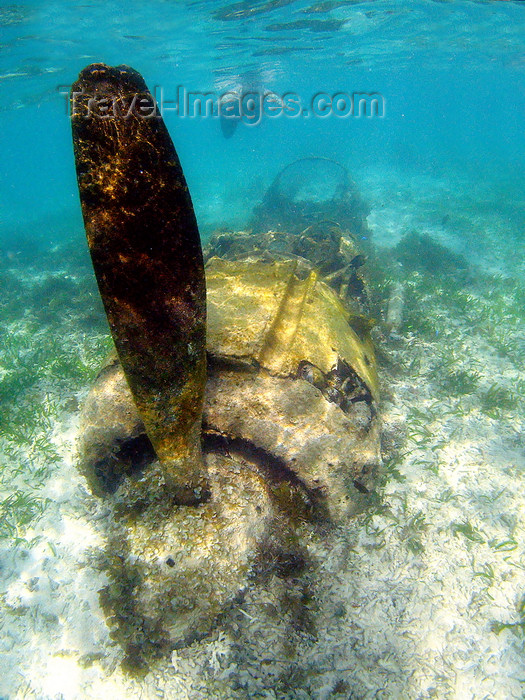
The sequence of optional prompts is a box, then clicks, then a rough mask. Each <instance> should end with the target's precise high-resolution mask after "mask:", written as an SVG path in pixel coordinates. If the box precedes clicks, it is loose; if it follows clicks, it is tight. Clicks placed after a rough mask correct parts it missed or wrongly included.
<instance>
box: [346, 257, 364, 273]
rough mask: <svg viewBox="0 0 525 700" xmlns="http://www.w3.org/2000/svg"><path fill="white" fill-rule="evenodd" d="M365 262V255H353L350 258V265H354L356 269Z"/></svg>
mask: <svg viewBox="0 0 525 700" xmlns="http://www.w3.org/2000/svg"><path fill="white" fill-rule="evenodd" d="M365 262H366V258H365V256H364V255H361V254H359V255H356V256H355V257H353V258H352V260H350V267H353V268H354V270H357V268H359V267H361V266H362V265H364V264H365Z"/></svg>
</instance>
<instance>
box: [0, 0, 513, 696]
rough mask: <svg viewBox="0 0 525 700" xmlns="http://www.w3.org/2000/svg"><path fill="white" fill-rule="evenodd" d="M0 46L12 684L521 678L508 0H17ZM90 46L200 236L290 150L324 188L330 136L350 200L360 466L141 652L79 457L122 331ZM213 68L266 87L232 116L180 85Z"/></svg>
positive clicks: (246, 84) (280, 685) (0, 417)
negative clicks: (376, 381) (185, 191)
mask: <svg viewBox="0 0 525 700" xmlns="http://www.w3.org/2000/svg"><path fill="white" fill-rule="evenodd" d="M0 49H1V50H0V125H1V129H0V134H1V139H2V141H1V143H2V151H1V154H2V160H1V163H0V669H2V672H1V673H0V699H1V700H4V698H9V700H14V699H15V698H38V699H39V700H41V699H45V700H48V699H49V700H55V699H57V700H58V699H59V698H60V699H61V700H77V699H82V700H83V699H84V698H87V699H93V700H98V699H99V698H101V697H106V696H107V697H115V698H125V699H126V700H127V699H128V698H129V699H130V700H131V699H132V698H136V697H143V698H146V699H147V700H149V699H150V698H156V697H164V698H168V699H171V698H179V697H180V698H192V699H193V698H232V699H237V698H239V700H241V699H244V698H252V697H254V698H294V699H297V700H304V699H305V698H319V699H323V700H324V699H325V698H326V699H328V698H332V697H334V698H347V699H349V698H359V699H360V700H361V699H363V700H364V699H366V700H368V698H370V699H372V698H402V699H404V698H408V699H410V700H412V698H413V699H414V700H416V699H417V700H419V699H420V698H421V699H424V698H453V699H454V700H464V699H466V698H472V699H473V700H482V698H484V699H486V698H491V700H492V699H493V700H508V699H509V698H512V699H514V698H515V699H516V700H518V699H522V698H523V697H524V696H523V692H524V687H525V686H524V680H523V679H524V677H525V674H524V671H523V669H524V668H525V603H524V601H525V583H524V578H523V571H524V569H525V497H524V495H523V494H524V493H525V489H524V488H523V487H524V483H523V481H524V478H525V477H524V475H525V452H524V437H523V436H524V435H525V419H524V415H525V413H524V407H525V381H524V379H523V365H524V362H523V359H524V354H525V317H524V308H525V264H524V259H525V257H524V256H525V195H524V190H523V182H524V174H525V140H524V136H523V133H524V117H525V3H524V2H519V1H516V2H512V1H509V2H506V1H484V0H479V1H475V2H455V1H454V0H448V1H447V0H441V1H431V0H428V1H425V2H423V1H419V0H414V1H411V2H405V1H403V0H398V1H397V2H386V1H383V0H375V1H363V2H360V1H356V0H319V1H318V2H317V1H316V0H304V1H303V0H245V1H241V2H235V3H228V2H218V1H216V0H213V1H212V0H181V1H176V0H163V1H161V0H151V1H150V2H147V3H145V2H138V1H137V0H131V1H130V2H126V3H118V2H102V1H100V0H93V1H92V2H90V1H89V0H83V1H80V0H74V1H71V2H22V3H18V4H1V5H0ZM93 62H104V63H106V64H109V65H120V64H127V65H130V66H132V67H133V68H135V69H136V70H138V71H139V72H140V73H141V74H142V75H143V77H144V79H145V81H146V83H147V84H148V86H149V88H150V89H151V90H152V91H153V92H154V93H155V95H156V97H157V98H158V100H159V104H161V106H162V108H163V115H164V119H165V122H166V124H167V126H168V129H169V131H170V134H171V137H172V139H173V142H174V144H175V147H176V149H177V152H178V154H179V157H180V160H181V163H182V167H183V169H184V173H185V175H186V179H187V181H188V184H189V188H190V191H191V195H192V198H193V203H194V207H195V212H196V215H197V220H198V224H199V228H200V232H201V237H202V239H203V240H204V241H205V242H206V241H208V240H209V238H210V236H212V234H213V233H214V232H216V231H218V230H226V231H232V230H233V231H241V230H243V229H245V228H246V227H248V228H249V226H250V220H251V216H252V210H253V208H254V207H255V206H256V205H258V204H259V203H260V202H261V200H262V199H263V197H264V195H265V192H266V191H267V188H268V187H269V186H270V185H271V183H272V182H273V181H274V178H275V177H276V176H277V174H278V173H279V172H280V171H281V170H282V169H283V168H285V167H286V166H287V165H288V164H289V163H292V162H294V161H300V162H301V163H302V165H300V166H299V167H300V168H302V169H303V176H304V177H305V180H304V182H302V185H304V187H305V188H306V191H307V192H308V193H309V195H310V196H311V197H312V198H313V199H314V200H315V198H316V197H318V198H322V197H323V193H325V195H326V192H327V191H330V188H331V186H332V185H331V181H330V174H331V175H332V176H333V177H334V178H336V177H337V176H338V174H340V172H341V170H340V169H338V168H337V166H333V163H332V162H333V161H336V162H337V163H340V164H341V165H343V166H344V168H346V169H347V170H348V172H349V173H350V175H351V177H352V178H353V180H354V182H355V186H356V191H357V192H358V193H359V195H360V197H361V198H362V200H363V202H364V203H365V205H364V209H363V210H364V211H366V212H368V214H367V218H366V225H367V227H368V228H367V232H368V233H367V235H366V236H362V237H361V239H360V240H365V239H366V242H365V243H364V244H363V245H364V246H368V247H367V248H366V256H367V263H369V272H370V278H371V282H370V307H369V308H368V309H367V312H369V313H370V315H371V316H373V318H374V322H375V327H374V330H373V339H374V342H375V345H376V352H377V358H378V365H379V375H380V388H381V401H380V403H379V408H378V411H379V413H378V415H379V417H380V420H381V426H382V427H381V434H382V438H381V448H382V452H381V454H382V459H383V465H384V468H383V472H382V474H381V475H380V477H379V479H378V483H377V487H376V489H375V490H373V491H372V492H369V493H368V495H366V497H365V498H364V501H365V502H364V504H361V505H362V506H363V510H362V512H360V514H359V516H358V517H356V518H352V519H351V518H349V519H348V521H347V522H345V523H344V524H343V526H340V527H338V528H334V530H333V531H332V530H330V529H329V528H327V529H326V530H323V529H322V528H321V531H320V532H319V531H316V530H315V528H313V527H312V528H311V529H310V530H309V529H308V527H309V526H308V527H307V526H306V525H305V527H304V530H302V531H301V532H300V533H299V534H298V535H297V533H295V534H296V535H297V537H298V538H299V539H300V538H303V539H302V540H301V542H302V546H304V551H305V552H307V556H305V559H304V561H305V562H306V566H305V571H298V570H295V569H294V565H296V564H297V562H298V561H299V559H300V557H298V556H295V555H294V553H293V547H292V545H290V546H291V547H292V554H290V555H289V556H288V559H286V557H285V561H284V563H283V562H282V561H281V562H280V566H281V570H280V572H279V573H278V574H276V573H275V571H279V564H278V565H275V570H272V569H271V566H270V565H268V561H267V560H264V562H265V564H266V565H268V569H267V570H266V569H264V566H263V565H262V564H261V562H260V561H258V560H257V562H256V563H255V564H254V566H253V570H251V573H250V576H249V577H247V578H246V581H245V580H244V579H243V585H245V588H243V589H242V594H239V596H238V597H235V599H234V602H233V604H232V605H230V603H231V600H229V603H228V605H225V606H224V609H223V610H222V611H221V617H220V620H219V622H218V623H217V624H215V625H210V627H211V629H209V630H207V631H206V634H202V635H201V636H199V635H195V638H192V639H191V643H190V642H188V643H184V644H182V643H181V644H180V645H178V647H177V649H175V650H173V648H171V647H170V648H169V649H168V650H166V649H162V652H161V653H158V654H157V651H158V649H156V650H155V651H154V652H153V653H151V654H150V656H149V657H148V658H147V663H148V665H147V669H146V671H145V672H144V673H143V675H141V674H140V673H139V674H138V675H137V673H136V671H137V668H133V669H132V671H133V673H130V672H129V663H128V666H126V662H129V657H130V656H131V657H132V658H134V659H135V661H136V660H137V658H138V657H140V653H139V654H136V655H135V657H133V654H131V655H130V654H129V649H128V650H126V644H125V640H124V641H123V639H122V635H123V632H122V630H121V631H120V636H119V634H116V636H115V632H114V628H113V627H111V623H110V620H109V618H107V617H106V616H105V614H104V613H105V612H106V610H105V609H103V604H102V605H101V601H100V600H99V591H101V590H103V589H104V587H105V586H106V585H107V578H105V577H106V573H105V572H106V569H104V566H105V565H107V561H106V559H109V558H110V557H109V555H108V550H107V542H106V540H107V538H108V536H109V534H108V533H110V530H111V522H112V521H111V517H110V516H111V513H110V506H107V505H106V502H105V501H104V499H96V498H94V497H93V495H92V494H91V493H90V492H89V489H88V488H87V483H86V481H85V479H84V477H83V476H82V475H81V474H80V473H79V471H78V464H77V462H78V460H77V451H76V450H77V442H76V441H77V437H78V433H79V415H80V413H81V410H82V406H83V405H84V401H85V398H86V395H87V392H88V390H89V388H90V387H91V386H92V384H93V381H94V379H95V377H96V375H97V372H98V370H99V368H100V366H101V363H102V362H103V360H104V358H105V357H106V355H107V353H108V351H109V350H110V349H111V339H110V335H109V331H108V327H107V321H106V317H105V314H104V311H103V308H102V304H101V301H100V298H99V294H98V290H97V287H96V281H95V277H94V274H93V269H92V267H91V263H90V259H89V253H88V249H87V244H86V238H85V234H84V227H83V222H82V217H81V212H80V206H79V198H78V189H77V183H76V176H75V165H74V159H73V152H72V142H71V123H70V117H69V113H68V91H69V88H70V86H71V84H72V83H73V82H74V81H75V80H76V78H77V76H78V73H79V71H81V70H82V69H83V68H84V67H85V66H87V65H89V64H91V63H93ZM228 92H230V93H231V92H233V93H235V94H239V93H243V92H249V93H250V94H252V96H254V99H255V100H256V102H257V100H259V99H262V98H263V97H264V96H265V95H268V94H271V95H272V96H273V97H272V100H273V101H272V102H271V103H265V104H266V108H267V112H265V113H263V114H262V117H261V118H260V119H259V116H260V112H258V111H252V108H251V107H250V106H249V105H248V103H243V106H244V108H245V109H246V112H245V114H243V118H242V119H239V120H236V121H234V122H230V123H229V125H225V123H224V121H223V122H222V123H221V119H220V118H219V117H218V116H217V115H210V114H208V115H199V114H192V113H190V114H180V110H179V113H178V112H177V110H176V109H174V108H173V107H174V101H176V99H177V96H178V95H180V94H181V93H185V94H188V93H194V94H208V95H209V94H211V95H212V96H213V99H214V100H215V102H216V103H217V101H218V100H219V99H220V97H221V96H222V95H224V94H225V93H228ZM356 96H361V98H363V96H365V104H366V107H367V109H368V110H369V111H368V112H367V113H366V114H361V115H360V116H359V115H356V114H354V113H350V109H349V104H350V102H349V98H350V97H353V98H354V109H356V107H355V105H356V101H357V100H358V99H359V98H358V97H356ZM367 96H368V97H367ZM281 99H283V100H286V101H287V104H288V106H291V109H289V110H288V111H286V110H285V111H284V112H283V113H282V114H278V115H276V114H275V113H273V114H270V113H269V112H270V110H269V109H268V104H270V105H275V104H278V103H279V100H281ZM372 100H375V101H376V103H375V105H376V106H375V110H376V111H374V110H373V109H372V107H373V105H372V104H371V101H372ZM330 102H331V103H332V106H333V109H332V110H331V111H330V110H329V109H328V108H327V105H328V104H329V103H330ZM297 105H300V110H299V109H298V108H297ZM190 112H191V110H190ZM253 115H255V118H254V116H253ZM254 121H255V122H257V123H253V122H254ZM232 124H233V126H232ZM312 158H313V159H327V160H323V161H315V160H313V161H312V160H307V159H312ZM316 162H319V163H323V164H324V166H325V168H326V169H325V170H324V171H323V169H322V168H321V169H320V171H319V172H320V173H323V172H325V173H328V175H327V176H326V179H324V176H323V175H322V174H321V175H320V176H319V177H320V179H318V180H315V177H313V178H312V182H311V186H310V187H309V185H308V182H307V181H306V176H307V175H308V170H307V166H306V165H305V164H306V163H308V164H309V165H308V167H310V166H311V165H312V163H316ZM332 167H333V169H332V170H330V168H332ZM288 172H289V171H288ZM312 173H313V176H315V169H313V170H312ZM298 179H299V178H298ZM291 187H293V182H292V183H291ZM330 218H331V217H330ZM250 235H252V234H250ZM359 257H362V256H358V255H356V256H355V258H354V260H356V259H358V258H359ZM396 299H397V311H396V314H397V316H396V318H395V319H394V321H392V320H391V319H390V320H389V318H390V317H389V314H391V310H392V308H394V306H395V304H393V303H392V302H393V301H394V302H395V301H396ZM325 393H327V392H326V391H325ZM291 434H292V435H293V430H292V433H291ZM290 442H293V440H292V439H290ZM274 462H275V463H276V464H278V460H275V459H274ZM274 466H275V465H274ZM356 488H357V487H356ZM362 488H364V487H362ZM364 490H365V491H366V488H365V489H364ZM362 495H363V492H362V491H361V492H360V496H362ZM367 499H368V500H367ZM108 522H109V525H108ZM108 528H109V529H108ZM196 532H198V528H197V530H196ZM305 532H306V534H305ZM239 549H240V550H242V547H240V548H239ZM268 549H269V551H270V558H271V556H272V551H273V550H272V549H271V547H268ZM182 550H183V551H184V548H182ZM285 554H287V552H285ZM294 557H295V558H294ZM276 558H277V557H276ZM219 559H220V560H221V564H220V566H224V560H225V557H222V559H221V557H217V558H216V561H217V562H218V561H219ZM104 562H105V563H104ZM290 562H291V564H290ZM301 562H302V563H304V562H303V561H302V560H301ZM172 565H173V566H174V562H173V561H172V560H171V563H170V564H169V566H170V567H171V566H172ZM220 566H219V563H217V567H216V568H217V570H218V571H222V569H221V568H220ZM287 566H288V567H289V568H290V569H291V573H290V572H289V571H288V570H287V568H286V567H287ZM201 569H202V570H205V569H204V568H203V567H201ZM170 570H171V569H170ZM283 570H284V571H285V573H284V574H283ZM213 571H214V569H213ZM287 571H288V573H286V572H287ZM236 573H238V572H236ZM234 582H235V581H234ZM232 585H233V584H232ZM210 595H211V597H212V598H213V596H214V595H215V591H212V593H211V594H210ZM203 607H204V608H205V606H203ZM122 629H125V628H122ZM112 635H113V636H112ZM143 651H144V655H145V656H147V652H148V649H146V648H145V650H143ZM149 651H151V650H149ZM123 662H124V666H122V665H121V664H122V663H123ZM131 665H132V666H133V663H132V664H131ZM136 665H140V664H136ZM141 671H144V669H141Z"/></svg>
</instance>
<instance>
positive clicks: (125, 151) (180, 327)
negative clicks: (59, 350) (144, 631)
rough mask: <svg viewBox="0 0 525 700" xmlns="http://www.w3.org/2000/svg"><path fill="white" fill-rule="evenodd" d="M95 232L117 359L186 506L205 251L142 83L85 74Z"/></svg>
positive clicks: (89, 209)
mask: <svg viewBox="0 0 525 700" xmlns="http://www.w3.org/2000/svg"><path fill="white" fill-rule="evenodd" d="M71 113H72V128H73V144H74V151H75V161H76V169H77V178H78V187H79V191H80V201H81V204H82V213H83V216H84V224H85V228H86V235H87V239H88V243H89V248H90V251H91V258H92V260H93V266H94V268H95V274H96V277H97V281H98V285H99V289H100V293H101V296H102V300H103V302H104V306H105V309H106V313H107V316H108V320H109V325H110V328H111V333H112V335H113V340H114V341H115V345H116V348H117V352H118V354H119V357H120V361H121V363H122V367H123V368H124V372H125V374H126V378H127V380H128V383H129V386H130V388H131V392H132V394H133V397H134V399H135V402H136V404H137V407H138V410H139V413H140V415H141V417H142V419H143V421H144V425H145V426H146V431H147V433H148V436H149V438H150V440H151V442H152V444H153V447H154V449H155V451H156V453H157V455H158V457H159V459H160V462H161V464H162V469H163V473H164V477H165V481H166V483H167V485H168V486H169V488H171V489H172V490H173V491H174V494H175V497H176V498H178V499H179V502H184V503H191V502H195V501H198V500H199V498H200V496H201V490H202V488H203V487H204V486H205V475H204V466H203V462H202V455H201V446H200V430H201V413H202V402H203V394H204V384H205V379H206V354H205V353H206V337H205V336H206V287H205V278H204V265H203V260H202V251H201V245H200V239H199V232H198V229H197V222H196V219H195V214H194V211H193V206H192V202H191V198H190V195H189V192H188V187H187V185H186V181H185V179H184V175H183V172H182V168H181V165H180V163H179V159H178V157H177V153H176V151H175V148H174V146H173V143H172V141H171V139H170V136H169V134H168V131H167V129H166V126H165V125H164V122H163V121H162V118H161V117H160V116H159V115H158V114H157V113H156V105H155V102H154V99H153V97H152V96H151V94H150V93H149V91H148V88H147V87H146V84H145V82H144V80H143V78H142V76H141V75H140V74H139V73H137V72H136V71H134V70H133V69H131V68H129V67H128V66H118V67H116V68H113V67H110V66H106V65H104V64H101V63H97V64H93V65H91V66H88V67H87V68H85V69H84V70H83V71H82V72H81V73H80V75H79V78H78V81H77V82H76V83H75V84H74V85H73V87H72V93H71Z"/></svg>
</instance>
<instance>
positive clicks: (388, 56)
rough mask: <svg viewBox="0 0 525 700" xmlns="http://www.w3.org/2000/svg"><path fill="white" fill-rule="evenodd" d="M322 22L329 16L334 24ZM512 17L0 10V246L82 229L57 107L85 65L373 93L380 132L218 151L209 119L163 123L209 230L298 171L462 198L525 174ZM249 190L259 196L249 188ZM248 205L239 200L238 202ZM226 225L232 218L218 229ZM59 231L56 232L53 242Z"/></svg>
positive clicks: (516, 29)
mask: <svg viewBox="0 0 525 700" xmlns="http://www.w3.org/2000/svg"><path fill="white" fill-rule="evenodd" d="M330 8H332V9H330ZM523 12H524V8H523V3H521V2H464V3H463V2H458V3H456V2H446V3H442V2H411V3H409V4H405V3H399V2H396V3H394V2H392V3H388V2H362V3H344V2H341V3H313V4H312V3H309V2H299V1H297V2H287V3H272V2H240V3H233V4H231V5H228V4H222V3H217V2H195V3H185V2H153V3H148V4H143V3H138V2H130V3H128V4H126V6H125V9H124V6H122V5H121V4H119V3H116V4H113V3H104V4H102V3H89V2H88V3H85V2H78V3H77V2H71V3H64V4H63V5H61V4H55V3H38V2H36V3H31V2H28V3H21V4H17V5H7V6H5V7H4V8H3V10H2V16H1V21H2V25H1V26H2V53H1V57H0V104H1V105H2V107H1V109H2V117H1V118H2V136H3V158H2V166H1V170H0V178H1V179H0V187H1V190H0V191H1V202H2V240H4V239H5V238H6V237H9V235H10V233H11V232H12V231H16V230H17V229H18V230H20V229H24V228H25V223H24V222H26V221H37V220H38V219H39V218H41V217H49V216H50V217H52V218H55V217H57V216H58V217H59V218H60V223H57V222H55V223H54V224H53V227H52V229H53V231H54V232H55V233H53V232H52V231H49V232H48V235H49V236H50V237H51V236H53V235H60V234H61V233H64V234H65V235H67V229H68V227H69V226H70V225H74V226H76V227H78V226H79V224H80V219H79V216H78V207H77V206H76V191H75V181H74V172H73V163H72V158H71V149H70V136H69V123H68V119H67V118H66V116H65V98H64V97H63V96H61V95H60V94H59V92H58V91H57V89H59V88H60V87H61V86H62V88H63V87H64V86H68V85H70V84H71V83H72V82H73V81H74V80H75V78H76V76H77V74H78V72H79V70H80V69H81V68H83V67H84V66H85V65H87V64H88V63H90V62H94V61H102V62H105V63H108V64H110V65H112V64H117V65H118V64H121V63H124V64H129V65H131V66H133V67H134V68H135V69H137V70H138V71H139V72H141V73H142V74H143V75H144V77H145V79H146V82H147V83H148V85H149V86H150V87H151V88H153V87H154V86H161V87H162V88H163V90H164V94H165V96H167V97H168V98H169V99H173V97H174V96H175V93H176V88H177V86H179V85H182V86H184V87H185V88H186V89H187V90H188V91H202V92H205V91H209V90H214V89H215V90H217V91H219V92H220V91H221V90H222V91H223V90H224V87H223V86H226V88H230V86H235V85H238V84H239V82H241V84H242V80H243V76H245V75H246V74H247V73H248V74H250V76H251V77H249V80H248V83H249V84H250V81H253V76H256V80H255V82H256V83H257V87H258V88H259V89H260V90H267V91H273V92H275V93H277V94H280V95H281V94H283V93H286V92H295V93H297V94H298V95H299V96H300V97H301V99H302V100H303V101H304V102H305V103H308V102H309V100H310V98H311V97H312V96H313V95H315V94H317V93H319V92H325V93H329V94H330V95H333V94H334V93H338V92H344V93H354V92H368V93H371V92H377V93H380V95H381V96H382V97H383V99H384V103H385V113H384V117H383V118H372V119H365V118H360V119H359V118H341V117H336V116H329V117H326V118H314V117H312V116H310V117H308V118H302V117H299V118H295V119H293V118H286V117H279V118H273V119H272V118H266V119H263V120H262V122H261V124H259V125H258V126H252V127H245V128H243V129H238V130H237V132H236V133H235V136H234V137H233V138H232V139H230V140H228V141H225V140H224V139H223V138H221V132H220V128H219V124H218V120H217V119H212V118H208V119H204V118H200V119H191V118H184V119H177V117H176V116H174V115H172V114H169V113H167V116H166V121H167V124H168V127H169V129H170V130H171V133H172V136H173V139H174V141H175V144H176V147H177V149H178V151H179V154H180V157H181V160H182V164H183V167H184V170H185V172H186V175H187V178H188V180H189V184H190V188H191V191H192V193H193V196H194V200H195V206H196V209H197V214H198V216H199V219H200V220H201V221H202V222H203V223H204V224H206V225H207V224H209V223H211V224H213V223H215V222H217V221H220V222H221V221H224V220H227V219H228V218H229V217H230V218H231V216H232V215H235V216H239V215H240V214H241V213H242V211H244V210H245V208H246V205H247V204H248V203H249V202H250V200H251V198H252V192H247V193H246V192H245V191H246V188H249V187H250V186H252V185H253V183H255V184H256V183H260V185H259V186H260V187H261V186H263V185H264V184H267V183H268V182H269V181H270V180H271V178H272V177H273V175H274V174H275V173H276V172H277V170H278V169H279V167H281V166H282V165H285V164H286V163H287V162H289V161H290V160H294V159H295V158H297V157H302V156H304V155H324V156H327V157H331V158H335V159H336V160H339V161H343V162H344V164H345V165H348V166H350V168H351V170H352V171H353V170H355V169H358V168H363V167H367V166H374V167H376V168H382V169H387V170H388V169H389V168H390V167H396V168H407V169H415V170H416V171H421V172H427V173H428V172H451V173H454V172H457V171H459V172H460V173H466V175H467V176H468V177H469V178H471V181H473V183H474V184H475V183H477V182H479V181H487V180H492V179H494V180H499V179H501V178H503V179H504V180H505V181H506V183H507V185H508V186H509V187H513V186H515V185H516V184H517V183H519V181H520V173H521V172H522V171H523V167H524V159H525V155H524V149H523V143H522V136H523V124H522V118H523V111H524V106H525V94H524V88H523V72H524V70H525V68H524V63H523V49H524V41H525V39H524V17H523ZM253 186H254V185H253ZM243 192H245V194H244V197H243V196H242V193H243ZM225 210H227V212H228V213H227V215H226V216H225ZM61 227H63V228H61Z"/></svg>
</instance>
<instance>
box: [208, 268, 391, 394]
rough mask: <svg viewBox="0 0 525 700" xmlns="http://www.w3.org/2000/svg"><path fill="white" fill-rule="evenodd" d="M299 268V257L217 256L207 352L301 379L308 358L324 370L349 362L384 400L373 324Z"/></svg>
mask: <svg viewBox="0 0 525 700" xmlns="http://www.w3.org/2000/svg"><path fill="white" fill-rule="evenodd" d="M295 267H296V263H295V261H278V262H273V263H261V262H260V261H257V260H256V261H251V260H243V261H229V260H221V259H220V258H212V259H211V260H210V261H209V262H208V264H207V267H206V277H207V284H208V351H209V352H210V354H212V355H214V356H216V357H218V358H219V359H220V358H223V359H225V358H235V359H238V360H241V361H243V362H246V363H247V364H254V365H255V366H258V367H263V368H264V369H266V370H268V371H269V372H270V373H271V374H273V375H276V376H281V377H291V376H296V375H297V372H298V371H299V369H300V367H301V366H302V365H303V364H304V362H306V361H307V362H308V363H309V364H311V365H313V366H315V367H317V368H318V369H319V370H320V371H321V372H323V373H324V374H329V373H331V372H333V371H334V370H336V368H337V367H338V366H339V365H340V364H341V362H344V363H346V365H347V366H348V367H350V368H352V371H353V372H354V373H355V375H357V377H359V379H360V380H361V381H362V382H363V383H364V384H365V385H366V386H367V387H368V390H369V393H370V394H371V396H372V397H373V398H374V399H375V400H377V399H378V396H379V388H378V380H377V372H376V359H375V353H374V348H373V344H372V341H371V339H370V333H369V326H367V324H366V323H363V317H362V316H360V315H358V314H351V313H349V312H348V311H347V310H346V309H345V308H344V307H343V305H342V304H341V302H340V300H339V299H338V298H337V295H336V294H335V293H334V291H333V290H332V289H330V288H329V287H328V285H326V284H325V283H324V282H322V281H320V280H319V278H318V276H317V275H316V274H315V273H314V272H312V273H311V274H310V275H309V276H308V277H307V278H306V279H300V278H299V277H297V276H296V275H295V274H294V272H295Z"/></svg>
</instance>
